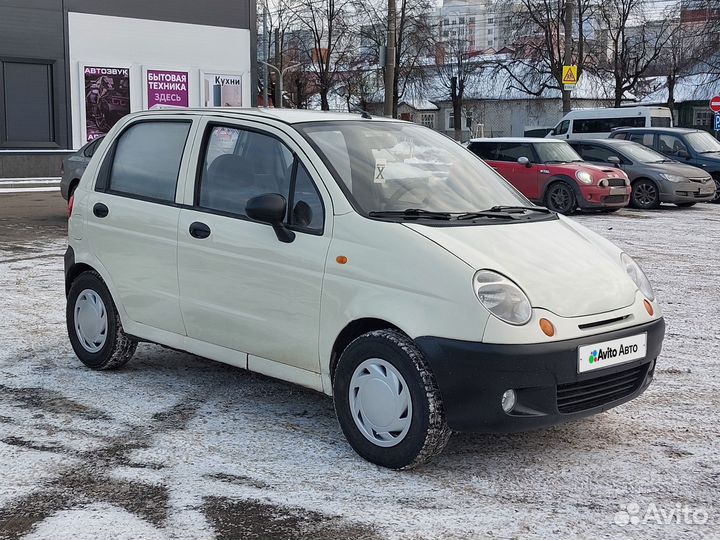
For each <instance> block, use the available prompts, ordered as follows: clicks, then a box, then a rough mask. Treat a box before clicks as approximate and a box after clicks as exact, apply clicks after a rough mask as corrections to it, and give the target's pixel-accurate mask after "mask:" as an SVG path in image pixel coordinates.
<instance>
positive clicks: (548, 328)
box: [540, 319, 555, 337]
mask: <svg viewBox="0 0 720 540" xmlns="http://www.w3.org/2000/svg"><path fill="white" fill-rule="evenodd" d="M540 330H542V331H543V334H545V335H546V336H547V337H553V336H554V335H555V326H554V325H553V323H551V322H550V321H548V320H547V319H540Z"/></svg>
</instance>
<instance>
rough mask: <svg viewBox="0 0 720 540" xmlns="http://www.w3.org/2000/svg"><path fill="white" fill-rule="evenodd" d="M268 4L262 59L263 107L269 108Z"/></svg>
mask: <svg viewBox="0 0 720 540" xmlns="http://www.w3.org/2000/svg"><path fill="white" fill-rule="evenodd" d="M267 32H268V29H267V4H265V5H264V6H263V39H262V48H263V53H262V59H263V62H262V64H263V107H267V106H268V68H267V64H266V62H267V60H268V46H267V43H268V42H267V38H268V37H267Z"/></svg>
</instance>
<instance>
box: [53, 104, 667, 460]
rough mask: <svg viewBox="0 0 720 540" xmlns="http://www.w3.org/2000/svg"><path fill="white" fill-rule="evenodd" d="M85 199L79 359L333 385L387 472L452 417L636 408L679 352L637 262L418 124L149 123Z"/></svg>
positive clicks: (299, 115) (77, 236) (77, 311)
mask: <svg viewBox="0 0 720 540" xmlns="http://www.w3.org/2000/svg"><path fill="white" fill-rule="evenodd" d="M69 204H70V210H71V217H70V221H69V247H68V250H67V254H66V256H65V275H66V283H65V287H66V292H67V299H68V301H67V326H68V332H69V337H70V341H71V343H72V346H73V348H74V350H75V352H76V354H77V356H78V357H79V358H80V360H81V361H82V362H83V363H84V364H86V365H87V366H89V367H91V368H93V369H110V368H117V367H120V366H122V365H123V364H125V363H126V362H127V361H128V360H129V359H130V357H131V356H132V355H133V353H134V351H135V347H136V344H137V343H138V341H149V342H155V343H159V344H162V345H165V346H168V347H172V348H176V349H181V350H185V351H189V352H192V353H194V354H197V355H200V356H204V357H207V358H211V359H214V360H219V361H221V362H226V363H228V364H231V365H234V366H238V367H242V368H246V369H249V370H252V371H256V372H259V373H263V374H266V375H269V376H271V377H277V378H280V379H284V380H287V381H291V382H294V383H297V384H300V385H303V386H306V387H309V388H313V389H316V390H320V391H322V392H324V393H326V394H328V395H331V396H333V398H334V401H335V408H336V411H337V417H338V420H339V422H340V426H341V427H342V430H343V432H344V433H345V436H346V437H347V439H348V441H349V442H350V444H351V445H352V447H353V448H354V449H355V450H356V451H357V452H358V453H359V454H360V455H361V456H363V457H364V458H366V459H368V460H370V461H372V462H374V463H377V464H380V465H383V466H386V467H391V468H407V467H411V466H414V465H418V464H420V463H423V462H425V461H427V460H429V459H431V458H432V457H433V456H435V455H437V454H439V453H440V452H441V451H442V449H443V448H444V447H445V445H446V443H447V441H448V438H449V435H450V433H451V430H459V431H486V432H495V431H517V430H526V429H531V428H538V427H542V426H548V425H551V424H555V423H558V422H563V421H566V420H571V419H575V418H579V417H583V416H587V415H590V414H594V413H598V412H600V411H604V410H606V409H608V408H610V407H613V406H615V405H618V404H620V403H623V402H625V401H628V400H630V399H633V398H634V397H636V396H638V395H639V394H640V393H642V392H643V391H644V390H645V388H646V387H647V386H648V384H650V381H651V380H652V376H653V371H654V368H655V361H656V358H657V356H658V354H659V353H660V349H661V345H662V340H663V335H664V322H663V319H662V317H661V313H660V307H659V306H658V304H657V302H656V300H655V296H654V293H653V290H652V287H651V286H650V283H649V282H648V280H647V278H646V277H645V275H644V274H643V272H642V270H640V268H639V267H638V265H637V264H635V262H633V260H632V259H631V258H630V257H629V256H627V255H626V254H624V253H622V252H621V251H620V250H619V249H618V248H616V247H615V246H614V245H612V244H611V243H610V242H608V241H607V240H604V239H603V238H601V237H600V236H598V235H596V234H594V233H592V232H590V231H589V230H587V229H586V228H584V227H582V226H580V225H578V224H577V223H575V222H573V221H571V220H570V219H566V218H564V217H562V216H558V215H556V214H554V213H552V212H549V211H548V210H546V209H544V208H541V207H537V206H533V205H532V204H531V203H529V202H528V200H527V199H525V198H524V197H523V196H522V195H520V194H519V193H518V192H517V191H516V190H515V189H514V188H513V187H512V186H510V185H509V184H508V183H507V182H506V181H505V180H503V179H502V178H501V177H500V176H499V175H498V174H497V173H495V172H494V171H493V170H492V169H491V168H489V167H488V166H487V165H485V163H484V162H483V161H482V160H480V159H479V158H478V157H476V156H475V155H473V154H472V153H471V152H468V151H467V150H466V149H464V148H462V147H461V146H460V145H458V144H456V143H455V142H453V141H451V140H450V139H448V138H446V137H444V136H443V135H440V134H438V133H436V132H434V131H432V130H430V129H427V128H424V127H422V126H419V125H415V124H412V123H407V122H400V121H395V120H389V119H382V118H378V119H371V118H368V117H360V116H357V115H350V114H334V113H313V112H308V111H297V110H276V111H269V110H238V109H235V110H228V109H223V110H212V109H204V110H182V111H176V110H175V111H153V112H145V113H139V114H132V115H129V116H127V117H126V118H124V119H123V120H122V121H121V122H119V123H118V124H117V125H116V126H115V127H114V128H113V129H112V131H111V132H110V134H109V135H108V136H107V137H106V138H105V140H104V141H103V142H102V144H101V145H100V146H99V148H98V150H97V151H96V153H95V155H94V157H93V158H92V161H91V162H90V164H89V166H88V169H87V171H86V172H85V174H84V175H83V177H82V180H81V181H80V184H79V187H78V188H77V190H76V191H75V192H74V196H73V197H72V198H71V200H70V202H69ZM258 406H259V407H261V406H262V404H258Z"/></svg>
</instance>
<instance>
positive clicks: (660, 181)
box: [568, 139, 715, 209]
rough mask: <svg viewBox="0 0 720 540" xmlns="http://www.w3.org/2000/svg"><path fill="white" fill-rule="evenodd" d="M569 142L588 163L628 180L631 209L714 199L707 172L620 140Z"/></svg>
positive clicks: (691, 203) (712, 183)
mask: <svg viewBox="0 0 720 540" xmlns="http://www.w3.org/2000/svg"><path fill="white" fill-rule="evenodd" d="M568 143H569V144H570V145H571V146H572V147H573V148H574V149H575V151H576V152H577V153H578V154H580V156H581V157H582V158H583V159H584V160H585V161H589V162H590V163H594V164H598V165H603V166H607V165H608V164H610V165H615V166H616V167H619V168H620V169H622V170H623V171H625V173H626V174H627V175H628V177H629V178H630V183H631V185H632V193H631V195H630V206H632V207H633V208H644V209H648V208H657V207H658V206H660V203H674V204H676V205H677V206H683V207H686V206H693V205H694V204H695V203H698V202H705V201H711V200H713V198H714V197H715V182H713V179H712V177H711V176H710V174H709V173H707V172H706V171H704V170H702V169H699V168H698V167H693V166H691V165H686V164H684V163H679V162H677V161H674V160H672V159H668V158H667V157H666V156H664V155H662V154H660V153H658V152H655V151H654V150H651V149H649V148H646V147H645V146H643V145H641V144H638V143H635V142H631V141H624V140H620V139H584V140H574V141H568Z"/></svg>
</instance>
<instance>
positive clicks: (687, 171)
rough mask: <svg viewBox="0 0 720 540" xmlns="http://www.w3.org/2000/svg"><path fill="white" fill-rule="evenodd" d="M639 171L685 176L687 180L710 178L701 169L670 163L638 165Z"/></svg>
mask: <svg viewBox="0 0 720 540" xmlns="http://www.w3.org/2000/svg"><path fill="white" fill-rule="evenodd" d="M635 167H636V168H637V169H638V170H644V171H652V172H655V173H662V174H675V175H677V176H684V177H685V178H704V177H706V176H710V175H709V174H708V173H707V172H706V171H704V170H702V169H701V168H699V167H693V166H692V165H686V164H685V163H678V162H675V161H673V162H669V163H638V164H637V165H635Z"/></svg>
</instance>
